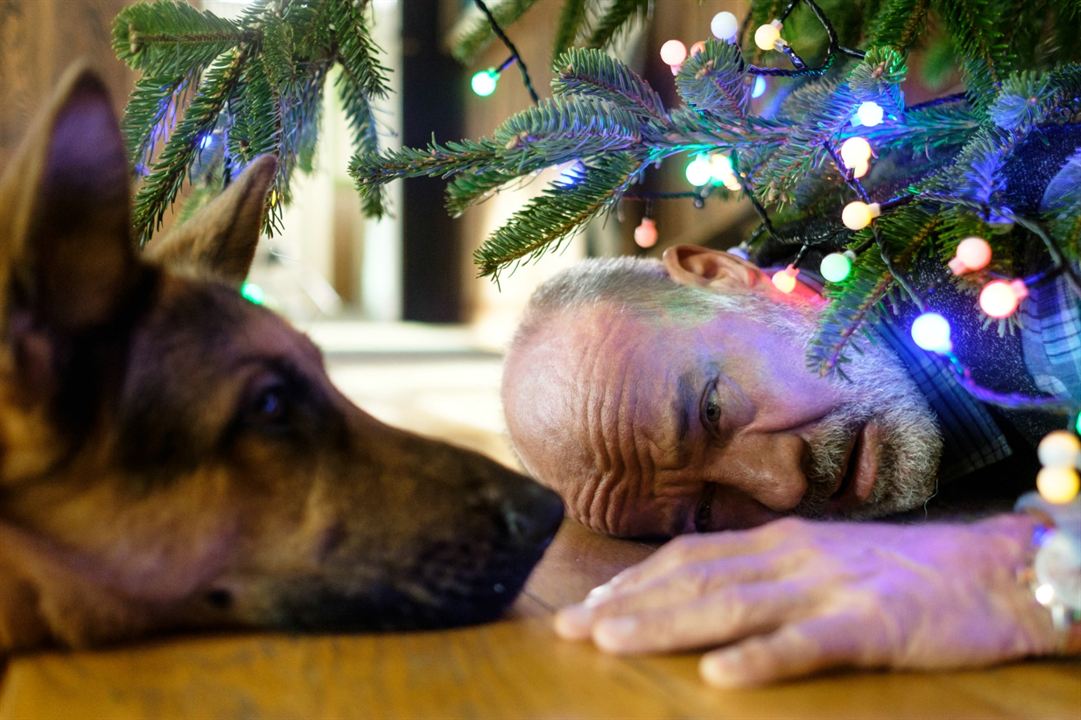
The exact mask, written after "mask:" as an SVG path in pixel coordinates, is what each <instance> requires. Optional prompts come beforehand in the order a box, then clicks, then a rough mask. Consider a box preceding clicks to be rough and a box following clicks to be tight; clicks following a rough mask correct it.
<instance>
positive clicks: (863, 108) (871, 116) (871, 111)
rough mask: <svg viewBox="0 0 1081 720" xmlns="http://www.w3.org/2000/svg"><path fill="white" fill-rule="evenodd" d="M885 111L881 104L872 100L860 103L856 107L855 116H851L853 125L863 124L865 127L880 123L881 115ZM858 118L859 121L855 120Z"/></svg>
mask: <svg viewBox="0 0 1081 720" xmlns="http://www.w3.org/2000/svg"><path fill="white" fill-rule="evenodd" d="M884 114H885V113H884V112H883V111H882V106H881V105H879V104H878V103H876V102H875V101H873V100H868V101H867V102H862V103H860V106H859V107H858V108H856V117H855V118H853V123H852V124H853V125H863V126H865V127H874V126H875V125H880V124H881V123H882V117H883V115H884ZM856 120H858V121H859V122H855V121H856Z"/></svg>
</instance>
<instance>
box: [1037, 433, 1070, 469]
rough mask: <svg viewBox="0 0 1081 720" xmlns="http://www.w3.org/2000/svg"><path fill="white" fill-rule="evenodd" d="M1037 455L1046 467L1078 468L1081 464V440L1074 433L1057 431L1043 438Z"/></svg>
mask: <svg viewBox="0 0 1081 720" xmlns="http://www.w3.org/2000/svg"><path fill="white" fill-rule="evenodd" d="M1036 454H1037V455H1038V456H1039V458H1040V464H1041V465H1043V466H1044V467H1076V466H1078V463H1079V462H1081V440H1078V439H1077V436H1076V435H1074V434H1073V433H1072V432H1066V431H1065V430H1055V431H1054V432H1050V433H1047V434H1046V435H1044V436H1043V440H1041V441H1040V445H1039V447H1037V448H1036Z"/></svg>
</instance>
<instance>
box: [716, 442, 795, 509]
mask: <svg viewBox="0 0 1081 720" xmlns="http://www.w3.org/2000/svg"><path fill="white" fill-rule="evenodd" d="M808 452H809V448H808V447H807V443H806V442H805V441H804V440H803V438H801V437H799V436H798V435H794V434H791V433H748V434H743V435H739V436H737V437H736V438H734V439H733V440H732V441H731V442H729V444H728V445H727V446H726V448H725V450H724V452H723V453H722V456H721V458H720V464H719V467H720V468H721V475H720V477H719V478H718V482H719V483H720V484H721V485H725V486H728V487H730V488H732V489H733V490H737V491H739V492H741V493H743V494H745V495H747V496H748V497H750V498H751V499H753V500H755V501H757V502H758V503H760V504H761V505H764V506H765V507H766V508H768V509H769V510H772V511H774V512H778V513H786V512H789V511H791V510H793V509H794V508H795V507H796V506H797V505H799V503H800V501H801V500H802V499H803V496H804V494H806V492H807V475H806V472H805V468H806V461H807V457H808Z"/></svg>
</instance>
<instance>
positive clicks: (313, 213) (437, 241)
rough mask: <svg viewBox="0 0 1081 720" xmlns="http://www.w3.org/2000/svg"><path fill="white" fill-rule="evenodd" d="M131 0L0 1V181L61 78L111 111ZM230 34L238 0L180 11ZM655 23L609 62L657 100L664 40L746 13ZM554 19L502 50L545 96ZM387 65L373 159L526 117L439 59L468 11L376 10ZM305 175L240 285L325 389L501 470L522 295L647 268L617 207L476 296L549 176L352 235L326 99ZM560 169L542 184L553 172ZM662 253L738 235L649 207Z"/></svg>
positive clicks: (671, 178)
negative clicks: (485, 249)
mask: <svg viewBox="0 0 1081 720" xmlns="http://www.w3.org/2000/svg"><path fill="white" fill-rule="evenodd" d="M127 4H130V3H129V1H128V0H0V166H2V165H3V164H4V163H5V160H6V158H7V157H9V156H10V154H11V152H12V151H13V149H14V147H15V146H16V145H17V143H18V141H19V139H20V138H21V136H22V135H23V133H24V132H25V130H26V128H27V125H28V123H29V121H30V119H31V118H32V116H33V114H34V112H35V110H36V109H37V108H38V107H39V106H41V105H42V104H43V103H44V102H45V100H46V99H47V98H48V96H49V93H50V92H51V90H52V87H53V84H54V83H55V81H56V79H57V78H58V77H59V76H60V74H61V73H62V72H63V71H64V69H65V68H66V67H67V66H68V65H69V64H70V63H72V62H74V61H75V60H76V59H78V58H85V59H87V60H89V62H90V63H91V64H92V65H93V66H94V67H95V68H97V69H98V71H99V72H100V73H102V75H103V76H104V77H105V78H106V80H107V82H108V84H109V86H110V88H111V90H112V92H113V97H114V99H115V103H116V109H117V112H120V111H121V110H122V109H123V106H124V103H125V101H126V98H127V96H128V93H129V92H130V90H131V87H132V84H133V82H134V80H135V77H134V75H133V74H132V73H131V72H130V71H128V70H127V68H126V67H125V66H124V65H123V64H122V63H121V62H119V61H118V60H117V59H116V58H115V56H114V54H113V51H112V49H111V47H110V27H111V23H112V19H113V17H114V16H115V15H116V13H117V12H118V11H119V10H120V9H121V8H123V7H124V6H125V5H127ZM191 4H193V5H195V6H197V7H201V8H203V9H206V10H209V11H211V12H214V13H216V14H219V15H222V16H228V17H235V16H236V15H238V14H239V13H241V12H243V10H244V9H245V6H246V5H247V4H248V2H247V0H201V1H200V0H192V1H191ZM658 6H659V11H658V12H657V13H656V17H655V20H654V22H653V23H651V24H650V25H649V26H648V27H647V28H642V29H640V30H638V31H637V32H636V33H634V34H631V35H630V36H628V37H627V38H625V40H624V42H623V48H622V52H621V55H622V56H623V58H624V59H625V60H627V61H628V62H630V63H631V64H632V66H633V67H635V68H636V69H637V70H638V71H639V72H641V73H642V74H644V75H645V76H646V77H647V78H648V79H649V80H650V82H651V83H653V85H654V87H656V88H657V90H658V91H659V92H661V93H662V95H663V96H665V97H666V99H667V100H672V98H673V97H674V86H673V81H672V74H671V71H670V70H669V68H668V67H667V66H666V65H664V64H663V63H662V62H661V61H660V59H659V57H657V54H656V52H654V51H648V50H649V48H657V47H659V46H660V44H661V43H662V42H663V41H664V40H666V39H668V38H672V37H675V38H680V39H682V40H683V41H684V42H685V43H686V44H687V45H690V44H691V43H693V42H694V41H696V40H700V39H704V38H705V37H706V35H707V33H708V32H709V22H710V19H711V18H712V16H713V15H714V14H716V13H717V12H719V11H721V10H730V11H732V12H733V13H735V14H736V15H737V17H742V16H743V14H744V13H745V11H746V5H745V3H744V2H731V1H717V2H709V1H703V2H698V1H697V0H663V2H659V3H658ZM560 7H561V2H560V1H559V0H541V1H540V2H538V3H537V4H536V5H535V6H534V8H533V9H532V10H531V11H530V12H529V14H528V15H527V16H526V17H525V18H523V19H522V20H521V21H520V22H519V23H518V24H516V25H515V26H512V27H511V28H510V29H509V31H508V32H509V35H510V37H511V39H512V40H513V41H514V42H515V44H516V45H517V46H518V49H519V50H520V52H521V54H522V57H523V59H524V60H525V62H526V64H527V66H528V68H529V71H530V73H531V75H532V77H533V82H534V85H535V86H536V87H537V88H538V90H539V91H540V93H541V95H542V97H543V96H544V95H546V94H547V92H546V90H547V87H548V83H549V80H550V77H551V74H550V70H549V65H550V61H551V59H550V55H551V47H552V40H553V38H552V35H553V33H554V30H555V27H556V19H557V17H558V14H559V10H560ZM371 10H372V12H373V13H374V15H375V23H374V27H375V29H376V33H377V41H378V43H379V45H380V46H381V48H382V50H383V53H384V55H383V62H384V64H385V65H386V66H388V67H389V68H391V73H390V77H391V82H392V85H393V89H394V94H393V95H392V96H391V97H390V98H389V100H388V101H387V102H385V103H384V104H382V105H381V106H380V107H379V108H378V111H379V114H380V119H381V124H382V127H381V130H382V133H381V134H382V139H383V143H384V146H385V147H393V146H396V145H401V144H405V145H411V146H420V145H424V144H426V143H427V142H428V141H429V140H430V139H431V138H432V137H433V136H434V137H435V138H436V139H438V140H440V141H445V140H454V139H457V138H460V137H479V136H481V135H484V134H486V133H488V132H490V131H491V130H493V129H494V128H495V127H496V126H497V125H498V124H499V123H501V122H502V121H503V120H505V119H506V118H507V117H508V116H509V115H511V114H512V113H514V112H516V111H518V110H520V109H523V108H525V107H526V106H527V105H528V104H529V102H530V100H529V96H528V94H527V92H526V90H525V87H524V85H523V83H522V82H521V80H520V75H519V74H518V70H517V68H516V67H513V66H512V67H510V68H508V69H507V70H506V71H505V72H504V73H503V76H502V79H501V81H500V82H499V85H498V87H497V89H496V91H495V92H494V93H493V94H492V95H490V96H488V97H479V96H477V95H476V94H474V93H473V92H472V91H471V89H470V78H471V76H472V75H473V73H474V72H476V71H477V70H480V69H484V68H487V67H491V66H498V65H499V64H500V63H502V62H503V61H504V60H505V59H506V58H507V56H508V53H507V51H506V49H505V48H504V47H503V46H502V45H500V44H498V43H497V44H494V45H492V46H491V47H490V48H489V50H488V51H487V53H486V54H485V55H484V56H482V57H481V58H479V59H478V61H477V63H476V64H475V65H474V66H469V67H464V66H462V65H460V64H459V63H458V62H456V61H455V60H454V59H453V58H452V57H451V56H450V53H449V51H448V49H447V40H448V37H449V36H450V34H451V33H452V32H453V29H454V27H455V24H456V23H458V22H461V21H463V20H464V19H467V18H468V17H469V15H468V14H469V13H471V12H472V13H476V9H475V8H474V5H473V3H472V2H471V1H470V0H371ZM325 97H326V100H325V102H326V106H325V107H324V113H323V125H322V129H321V133H320V146H319V150H318V156H317V160H316V171H315V172H314V173H313V174H311V175H308V176H303V175H302V176H299V177H298V178H297V179H296V181H295V184H294V197H295V200H294V203H293V205H292V206H291V207H290V208H289V210H288V211H287V214H286V218H285V223H284V231H283V232H282V233H281V234H280V235H277V236H275V237H271V238H265V239H264V240H263V241H262V243H261V247H260V251H259V255H258V258H257V261H256V266H255V268H254V270H253V272H252V275H251V277H250V279H249V280H250V282H251V283H252V284H253V285H254V286H256V292H260V291H261V295H262V297H263V299H264V300H265V302H266V304H267V305H269V306H271V307H273V308H274V309H276V310H278V311H279V312H281V313H283V314H284V315H286V316H287V317H288V318H290V319H291V320H293V321H294V322H295V323H296V324H298V325H299V326H300V327H301V328H302V329H304V330H305V331H307V332H308V333H309V334H310V335H312V336H313V338H314V339H315V340H316V341H317V342H318V343H320V344H321V345H322V346H323V347H324V349H325V350H326V352H327V353H328V361H329V366H330V368H331V371H332V374H333V375H334V377H335V379H336V381H337V382H338V383H339V385H340V386H342V387H343V389H344V390H345V391H346V392H347V393H348V394H350V395H351V396H353V397H354V399H355V400H357V401H358V402H359V403H360V404H362V405H363V406H364V407H366V408H367V409H368V410H369V411H372V412H373V413H375V414H376V415H377V416H380V417H382V418H383V419H385V420H388V421H390V422H394V423H395V424H399V425H406V426H409V427H411V428H413V429H416V430H419V431H422V432H427V433H429V434H434V435H444V436H450V437H453V438H454V439H455V440H457V441H458V442H460V443H462V444H466V445H472V446H474V447H477V448H479V449H482V450H484V451H486V452H488V453H489V454H492V455H496V456H498V457H501V458H502V459H504V460H505V461H507V462H513V458H512V456H511V455H510V453H509V452H508V450H507V448H506V445H505V443H504V442H503V440H502V437H501V435H502V427H503V425H502V414H501V412H500V409H499V402H498V382H499V365H500V357H501V350H502V348H503V347H504V345H505V343H506V342H507V340H508V339H509V337H510V335H511V333H512V332H513V329H514V325H515V322H516V319H517V318H518V316H519V314H520V312H521V309H522V307H523V306H524V303H525V301H526V299H527V298H528V296H529V294H530V292H531V291H532V290H533V288H534V287H535V286H536V285H537V283H539V282H540V281H542V280H543V279H544V278H545V277H548V276H549V275H551V274H552V273H553V272H556V271H557V270H558V269H560V268H562V267H565V266H566V265H568V264H570V263H573V262H575V261H576V260H578V259H579V258H581V257H585V256H587V255H615V254H624V253H645V252H647V251H644V250H641V249H640V248H638V247H637V246H636V245H635V244H634V242H633V239H632V238H633V231H634V228H635V227H636V226H637V224H638V223H639V220H640V218H641V216H642V213H643V211H644V208H643V207H642V206H641V203H632V202H628V203H625V204H624V206H623V207H622V208H621V209H620V212H619V213H618V215H615V216H613V217H611V218H610V219H609V220H608V221H607V222H606V223H604V224H600V223H595V224H594V226H593V227H591V228H590V229H589V230H588V231H587V232H586V233H584V234H583V235H581V236H579V237H578V238H576V239H575V240H574V241H573V242H571V243H569V244H567V245H566V247H565V249H564V250H563V251H562V252H560V253H557V254H551V255H548V256H546V257H544V258H543V259H541V260H540V261H538V262H536V263H532V264H529V265H525V266H523V267H520V268H518V269H517V270H516V271H515V272H514V273H512V274H505V275H504V277H503V279H502V283H501V286H500V287H497V286H496V285H495V284H493V283H491V282H490V281H488V280H487V279H478V278H477V277H476V270H475V268H474V266H473V264H472V260H471V254H472V252H473V250H474V249H475V248H476V247H477V246H478V245H479V244H480V243H481V242H482V241H483V239H484V238H485V237H486V236H487V235H488V234H489V233H490V232H491V231H492V230H493V229H494V228H496V227H498V226H499V225H500V224H501V223H502V222H504V221H505V220H506V218H507V217H509V216H510V215H511V213H513V212H514V211H515V210H516V209H517V208H518V207H520V206H521V205H522V204H523V203H524V202H526V201H527V200H528V199H529V198H530V197H531V196H532V195H533V194H535V193H538V192H540V190H541V189H542V188H543V187H544V185H545V182H544V181H545V180H546V179H551V177H550V176H546V177H540V178H538V181H537V182H534V183H530V184H527V185H526V186H524V187H517V188H514V189H511V190H508V191H505V192H502V193H500V194H499V195H497V196H496V197H494V198H492V199H491V200H489V201H488V202H486V203H485V204H483V205H482V206H480V207H479V208H476V209H474V210H472V211H470V212H468V213H467V214H466V215H465V216H464V217H463V218H460V219H452V218H450V217H449V216H448V215H447V213H446V211H445V210H444V207H443V187H444V183H443V182H442V181H440V180H434V179H419V180H409V181H405V182H399V183H395V184H393V185H391V186H390V200H391V206H392V216H391V217H389V218H385V219H383V220H381V221H368V220H365V219H364V218H363V217H362V216H361V213H360V205H359V201H358V199H357V195H356V193H355V191H354V189H353V183H352V181H351V179H350V178H349V176H348V173H347V166H348V161H349V158H350V154H351V150H350V144H349V136H348V131H347V125H346V120H345V117H344V116H343V114H342V112H341V109H340V107H338V106H337V103H336V100H337V98H336V94H335V93H333V92H328V93H326V94H325ZM670 165H672V167H671V168H668V167H666V168H663V169H662V171H661V172H659V173H654V175H655V177H653V178H652V179H651V182H653V183H655V187H654V188H653V189H675V190H685V189H689V186H688V185H687V183H686V181H685V180H684V179H683V178H682V172H683V167H682V164H680V163H670ZM560 170H561V169H560V168H556V169H553V170H552V171H551V172H552V173H558V172H559V171H560ZM654 215H655V217H656V219H657V226H658V228H659V230H660V242H659V243H658V245H657V246H656V247H655V248H653V249H651V250H650V251H648V252H649V254H656V255H659V253H660V252H661V250H663V248H664V247H665V246H667V245H669V244H672V243H678V242H695V243H710V244H714V245H719V246H722V247H723V246H728V245H732V244H735V243H736V242H738V241H739V238H740V235H741V233H742V232H743V231H744V229H745V227H746V225H747V223H748V222H749V221H750V219H751V213H750V210H749V207H745V205H744V204H743V203H740V202H737V201H734V200H726V201H716V200H712V199H711V201H710V202H709V203H707V204H706V206H705V207H703V208H700V209H698V208H695V207H694V206H693V205H692V204H691V202H690V201H679V202H673V203H664V204H661V205H658V206H657V207H656V208H654Z"/></svg>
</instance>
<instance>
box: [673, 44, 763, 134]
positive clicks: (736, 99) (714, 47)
mask: <svg viewBox="0 0 1081 720" xmlns="http://www.w3.org/2000/svg"><path fill="white" fill-rule="evenodd" d="M747 80H748V78H747V75H746V65H745V64H744V62H743V55H742V53H740V51H739V48H738V47H736V46H735V45H733V44H732V43H728V42H720V41H717V40H713V39H710V40H709V41H707V42H706V45H705V47H704V48H703V49H702V51H701V52H698V53H696V54H694V55H692V56H691V57H689V58H688V59H687V60H686V62H684V63H683V66H682V67H681V68H680V70H679V74H678V75H676V88H677V89H678V90H679V95H680V97H681V98H682V99H683V102H684V103H686V104H687V106H688V107H690V108H692V109H694V110H695V111H697V112H699V113H701V114H703V115H705V116H708V117H713V118H729V119H734V120H742V119H743V117H744V116H745V115H746V114H747V103H748V102H750V99H751V87H750V85H749V84H748V82H747Z"/></svg>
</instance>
